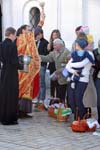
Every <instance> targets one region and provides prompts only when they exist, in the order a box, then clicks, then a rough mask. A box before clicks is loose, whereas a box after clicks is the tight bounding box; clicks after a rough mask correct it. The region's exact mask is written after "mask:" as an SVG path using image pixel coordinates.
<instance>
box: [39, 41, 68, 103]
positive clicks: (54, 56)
mask: <svg viewBox="0 0 100 150" xmlns="http://www.w3.org/2000/svg"><path fill="white" fill-rule="evenodd" d="M53 47H54V50H53V51H52V52H50V53H49V54H48V55H46V56H43V55H41V61H43V62H55V67H56V71H55V73H54V75H55V77H56V80H57V82H58V83H57V84H58V85H57V93H56V95H57V97H58V98H60V99H61V100H62V101H63V102H65V96H66V88H67V81H66V78H64V77H63V76H62V74H61V72H62V70H63V68H64V67H65V65H66V63H67V62H68V59H67V58H68V56H69V51H68V49H66V48H65V46H64V42H63V41H62V40H61V39H59V38H57V39H55V40H54V41H53Z"/></svg>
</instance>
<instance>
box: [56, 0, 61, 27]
mask: <svg viewBox="0 0 100 150" xmlns="http://www.w3.org/2000/svg"><path fill="white" fill-rule="evenodd" d="M57 28H58V29H59V30H60V29H61V0H57Z"/></svg>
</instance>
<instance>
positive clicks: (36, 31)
mask: <svg viewBox="0 0 100 150" xmlns="http://www.w3.org/2000/svg"><path fill="white" fill-rule="evenodd" d="M39 33H43V30H42V28H41V27H39V26H37V27H36V28H35V31H34V35H35V37H36V36H37V35H38V34H39Z"/></svg>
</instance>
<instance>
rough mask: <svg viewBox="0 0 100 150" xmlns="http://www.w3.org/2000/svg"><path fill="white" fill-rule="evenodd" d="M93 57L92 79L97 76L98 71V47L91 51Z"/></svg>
mask: <svg viewBox="0 0 100 150" xmlns="http://www.w3.org/2000/svg"><path fill="white" fill-rule="evenodd" d="M93 54H94V57H95V66H94V72H93V79H94V80H95V79H96V78H97V75H98V72H99V71H100V54H99V53H98V48H97V49H95V50H94V51H93Z"/></svg>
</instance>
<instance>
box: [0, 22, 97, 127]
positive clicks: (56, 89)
mask: <svg viewBox="0 0 100 150" xmlns="http://www.w3.org/2000/svg"><path fill="white" fill-rule="evenodd" d="M75 32H76V36H77V37H76V39H75V41H74V42H73V44H72V49H71V50H68V49H67V48H66V45H65V42H64V41H63V39H62V37H61V34H60V31H59V30H58V29H55V30H53V31H52V33H51V36H50V41H47V40H46V39H45V38H44V33H43V29H42V25H40V24H39V25H38V26H37V27H36V28H35V29H34V31H32V30H31V28H30V26H29V25H23V26H21V27H20V28H19V29H18V30H17V31H16V30H15V29H14V28H13V27H8V28H7V29H6V31H5V39H4V40H3V41H2V42H1V43H0V122H1V123H2V124H4V125H12V124H18V118H23V117H24V118H31V117H32V116H30V115H29V113H32V100H34V98H35V97H37V102H38V103H42V104H44V100H45V98H46V81H45V76H46V69H49V70H50V96H51V97H52V98H59V99H60V100H61V101H62V103H63V104H66V105H67V107H70V108H71V109H72V112H73V114H74V119H75V120H77V116H76V114H77V111H78V115H79V117H80V118H81V119H82V118H83V117H84V115H85V114H86V113H87V107H86V106H85V104H84V102H83V97H84V94H85V92H86V89H87V86H88V84H90V80H92V81H93V83H94V85H95V87H96V92H97V112H98V123H99V124H100V92H99V89H100V86H99V84H100V65H99V64H100V41H99V42H98V48H96V49H94V40H93V36H92V35H90V33H89V28H88V26H79V27H77V28H76V29H75ZM25 56H26V57H25ZM27 59H28V61H29V63H28V64H27V62H26V61H27ZM37 87H38V88H37ZM36 89H37V90H36ZM88 108H89V109H90V112H91V108H90V106H88ZM90 117H91V116H90Z"/></svg>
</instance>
